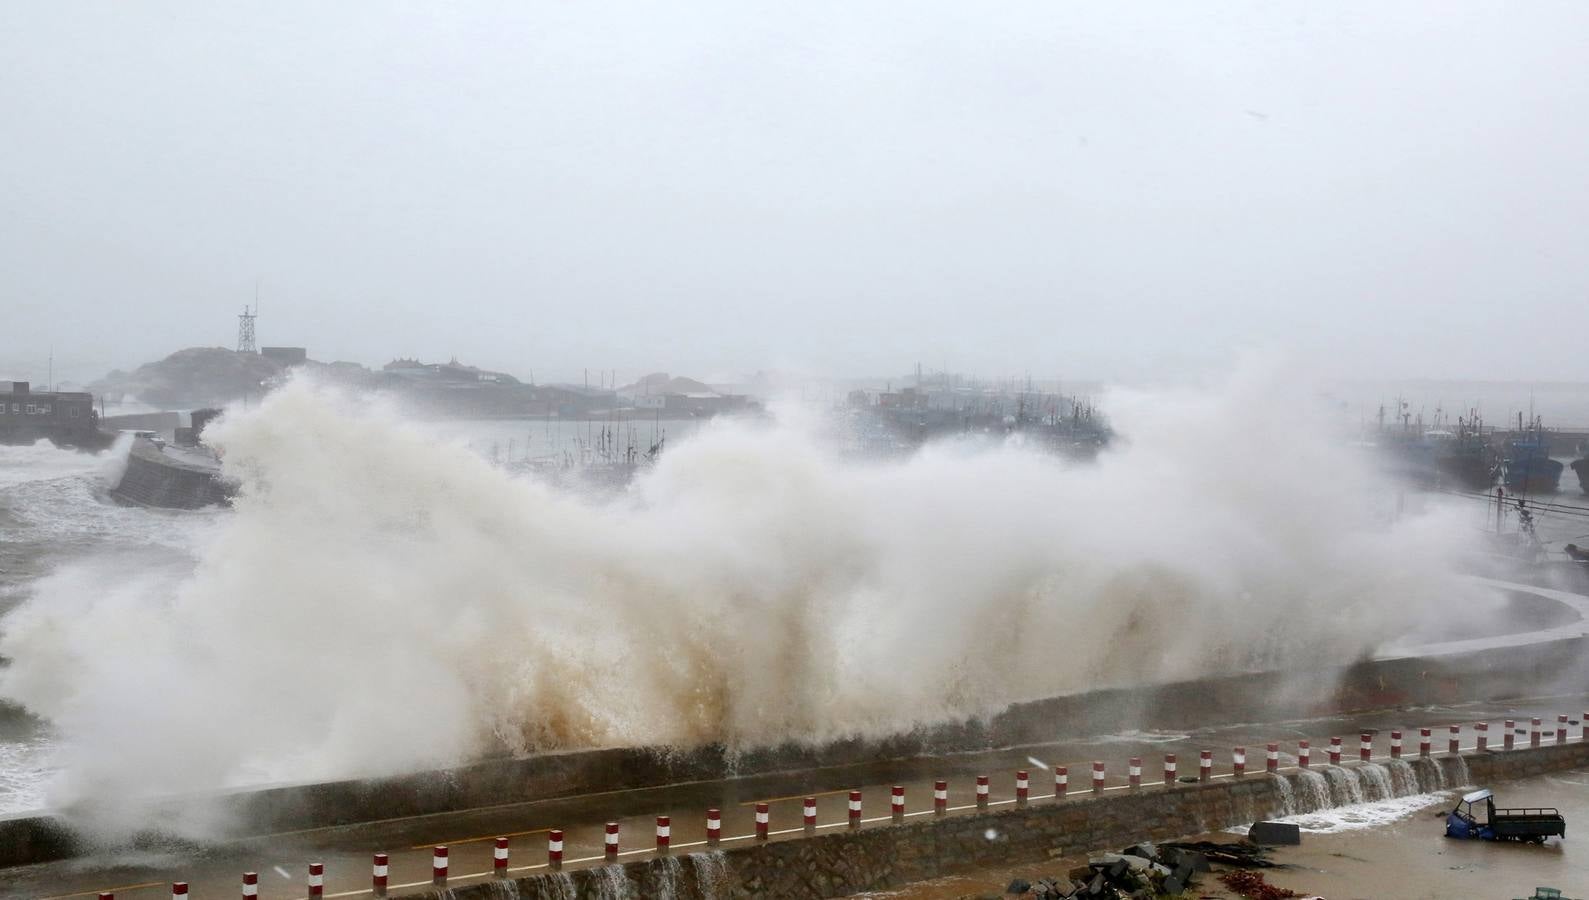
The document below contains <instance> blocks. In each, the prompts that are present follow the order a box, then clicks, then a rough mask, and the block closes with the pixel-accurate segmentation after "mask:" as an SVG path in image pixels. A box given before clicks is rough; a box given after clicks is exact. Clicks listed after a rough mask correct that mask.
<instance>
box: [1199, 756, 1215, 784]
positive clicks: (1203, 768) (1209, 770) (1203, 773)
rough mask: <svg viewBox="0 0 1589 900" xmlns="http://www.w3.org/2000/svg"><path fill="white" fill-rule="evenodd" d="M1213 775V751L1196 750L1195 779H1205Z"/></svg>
mask: <svg viewBox="0 0 1589 900" xmlns="http://www.w3.org/2000/svg"><path fill="white" fill-rule="evenodd" d="M1213 777H1214V751H1212V750H1199V751H1197V780H1198V781H1207V780H1209V779H1210V778H1213Z"/></svg>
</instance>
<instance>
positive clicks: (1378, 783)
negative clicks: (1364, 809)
mask: <svg viewBox="0 0 1589 900" xmlns="http://www.w3.org/2000/svg"><path fill="white" fill-rule="evenodd" d="M1356 772H1357V777H1358V778H1359V780H1361V781H1362V783H1363V796H1364V797H1365V798H1366V799H1368V800H1389V799H1390V798H1391V797H1395V796H1397V793H1396V786H1395V784H1394V783H1393V781H1392V779H1391V777H1390V771H1389V770H1388V769H1386V768H1385V767H1384V766H1382V765H1380V764H1378V763H1364V764H1363V765H1360V766H1358V767H1357V769H1356Z"/></svg>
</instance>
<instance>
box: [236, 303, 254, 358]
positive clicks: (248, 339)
mask: <svg viewBox="0 0 1589 900" xmlns="http://www.w3.org/2000/svg"><path fill="white" fill-rule="evenodd" d="M257 315H258V313H257V312H249V311H248V307H246V306H245V307H243V313H242V315H240V316H238V317H237V352H238V353H258V352H259V348H258V347H256V346H254V318H255V316H257Z"/></svg>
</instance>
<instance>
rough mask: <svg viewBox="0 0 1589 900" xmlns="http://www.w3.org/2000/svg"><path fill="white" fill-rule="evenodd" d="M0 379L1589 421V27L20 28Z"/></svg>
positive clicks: (2, 95)
mask: <svg viewBox="0 0 1589 900" xmlns="http://www.w3.org/2000/svg"><path fill="white" fill-rule="evenodd" d="M0 129H3V132H0V134H3V139H0V370H6V371H9V372H11V373H14V374H20V375H29V374H31V375H33V376H34V377H38V378H42V376H43V360H44V356H45V354H46V352H47V351H46V348H47V347H48V346H49V345H51V344H53V345H54V347H55V353H56V360H57V374H58V375H59V374H61V373H62V372H64V373H65V374H66V375H67V376H68V377H78V378H89V377H94V376H97V375H99V374H102V373H103V372H105V371H106V370H108V369H110V368H111V367H129V366H131V365H134V364H137V363H139V362H143V361H146V360H149V359H152V358H157V357H159V356H163V355H165V354H166V353H168V352H170V351H172V350H175V349H178V348H180V347H184V346H189V345H195V344H205V345H217V344H219V345H230V344H231V343H233V341H234V340H235V329H236V319H235V315H236V313H237V312H238V311H239V310H240V308H241V307H242V305H243V304H244V303H245V302H250V301H252V299H253V292H254V285H255V279H256V277H257V278H258V279H259V280H260V282H261V284H262V285H263V291H264V308H263V312H262V315H261V317H260V319H259V336H260V340H261V342H262V343H266V344H303V345H307V346H308V347H309V349H310V352H311V355H313V356H314V357H316V358H319V359H325V360H330V359H336V358H342V359H353V360H358V361H361V362H365V363H373V364H377V365H378V364H380V363H383V362H385V361H386V360H388V359H390V358H391V357H393V356H394V355H410V356H413V355H417V356H421V357H424V358H426V359H434V358H442V357H447V356H450V355H454V354H456V355H457V356H458V357H459V358H461V359H464V360H466V361H471V362H476V363H478V364H481V365H485V366H489V367H495V368H502V369H507V370H509V371H513V372H517V373H520V374H523V373H525V372H526V371H528V370H530V369H534V370H535V372H536V374H537V376H538V377H539V378H541V379H542V380H548V379H551V378H555V377H560V376H561V377H575V378H577V377H578V373H579V370H580V369H581V367H584V366H589V367H591V368H599V367H609V368H611V367H616V368H618V369H619V370H620V372H622V373H633V372H638V371H645V370H651V369H667V370H669V371H673V372H675V373H688V374H695V375H701V376H708V377H712V376H718V377H720V376H724V375H730V374H733V373H736V372H745V371H753V370H755V369H758V368H785V369H796V370H810V371H825V372H835V373H847V374H858V373H888V372H903V371H906V370H907V369H909V368H910V367H911V366H912V365H913V363H914V362H915V361H917V360H918V359H919V360H921V361H922V362H923V363H925V364H926V365H928V366H929V367H932V368H937V367H942V366H945V365H947V366H948V367H950V368H952V369H956V370H959V371H963V372H975V373H980V374H983V375H997V374H1012V373H1019V372H1024V371H1031V372H1033V373H1040V374H1042V375H1044V376H1047V375H1052V374H1062V375H1066V376H1071V377H1104V378H1162V377H1166V376H1173V375H1175V374H1177V373H1180V372H1186V371H1192V370H1206V369H1208V368H1209V367H1211V366H1217V365H1219V364H1220V363H1221V361H1222V360H1223V359H1225V358H1226V357H1227V356H1228V355H1229V354H1230V353H1231V352H1232V351H1233V350H1234V349H1236V348H1239V347H1243V346H1249V345H1271V346H1276V347H1279V348H1281V349H1283V350H1286V351H1288V352H1291V353H1293V354H1295V358H1296V359H1297V360H1299V361H1301V362H1304V363H1306V364H1309V365H1317V366H1320V367H1321V368H1322V369H1323V370H1324V371H1325V372H1326V373H1328V374H1364V375H1376V376H1389V377H1405V376H1414V375H1426V376H1431V377H1463V376H1474V377H1484V378H1519V379H1584V378H1586V377H1589V373H1586V371H1585V366H1584V361H1585V358H1586V354H1585V352H1584V351H1585V347H1586V345H1589V317H1586V315H1585V301H1586V300H1589V254H1586V252H1585V247H1586V244H1589V141H1586V138H1589V5H1586V4H1584V3H1581V2H1561V3H1555V2H1527V3H1501V2H1495V3H1466V2H1424V3H1413V2H1404V3H1395V2H1384V0H1375V2H1366V3H1342V2H1329V3H1323V2H1318V3H1301V2H1287V3H1257V2H1253V3H1210V2H1197V3H1191V2H1181V0H1176V2H1160V3H1146V2H1140V3H1087V4H1081V3H1065V2H1057V0H1044V2H999V3H967V2H959V3H944V2H937V0H909V2H905V0H896V2H892V3H887V4H882V3H871V2H859V0H843V2H822V0H801V2H797V3H778V4H769V3H757V2H747V0H728V2H719V0H695V2H684V3H632V4H631V3H595V2H586V3H556V4H554V3H536V2H504V3H489V2H471V3H391V4H376V3H360V2H345V3H299V2H283V0H270V2H259V3H209V2H199V0H193V2H187V3H171V2H154V0H138V2H63V0H33V2H26V0H12V2H8V3H5V4H3V5H0Z"/></svg>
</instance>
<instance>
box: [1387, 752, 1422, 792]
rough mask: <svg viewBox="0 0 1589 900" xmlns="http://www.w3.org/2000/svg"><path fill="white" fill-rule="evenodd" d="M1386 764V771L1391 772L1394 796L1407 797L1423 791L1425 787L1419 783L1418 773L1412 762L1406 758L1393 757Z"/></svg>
mask: <svg viewBox="0 0 1589 900" xmlns="http://www.w3.org/2000/svg"><path fill="white" fill-rule="evenodd" d="M1384 765H1385V769H1386V771H1388V772H1389V773H1390V781H1391V785H1392V791H1391V793H1392V794H1393V795H1394V796H1397V797H1406V796H1408V795H1410V794H1417V793H1421V792H1422V791H1423V787H1422V786H1421V785H1419V783H1418V773H1417V772H1416V771H1415V770H1414V769H1413V767H1412V764H1411V763H1409V762H1407V761H1406V760H1405V759H1392V760H1389V761H1388V762H1386V763H1385V764H1384Z"/></svg>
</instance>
